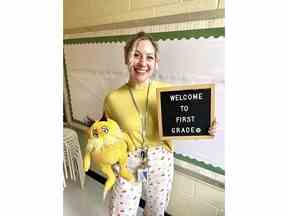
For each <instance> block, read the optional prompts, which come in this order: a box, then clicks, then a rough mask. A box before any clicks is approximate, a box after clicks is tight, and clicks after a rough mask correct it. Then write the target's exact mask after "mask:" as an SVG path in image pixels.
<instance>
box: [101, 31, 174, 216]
mask: <svg viewBox="0 0 288 216" xmlns="http://www.w3.org/2000/svg"><path fill="white" fill-rule="evenodd" d="M124 51H125V64H126V65H127V66H128V70H129V81H128V83H126V84H125V85H123V86H122V87H120V88H119V89H117V90H115V91H112V92H111V93H110V94H109V95H108V96H107V97H106V99H105V103H104V112H105V114H106V116H107V117H109V118H111V119H113V120H115V121H116V122H117V123H118V124H119V125H120V128H121V129H122V130H123V131H124V132H126V133H127V134H128V135H129V136H130V138H131V140H132V142H133V143H134V145H135V147H136V151H135V152H131V153H129V159H128V168H129V169H130V170H131V172H132V173H134V174H135V177H136V179H137V181H136V182H128V181H126V180H125V179H123V178H121V177H119V178H118V180H117V183H116V184H115V185H114V187H113V190H112V191H111V199H110V201H109V202H110V203H109V208H108V211H109V215H113V216H114V215H125V216H129V215H131V216H132V215H133V216H134V215H136V214H137V208H138V205H139V201H140V197H141V194H142V191H143V195H144V199H145V203H146V204H145V209H144V214H145V215H146V216H148V215H153V216H155V215H157V216H158V215H164V211H165V209H166V208H167V206H168V202H169V196H170V191H171V185H172V180H173V171H174V168H173V148H172V145H171V143H170V142H168V141H163V142H162V141H160V139H159V134H158V123H157V106H156V88H158V87H163V86H167V84H164V83H161V82H158V81H152V80H151V77H152V75H153V73H154V71H155V70H157V68H158V64H159V60H160V58H159V48H158V46H157V44H156V43H155V42H154V41H153V40H152V38H151V36H149V35H147V34H146V33H144V32H139V33H138V34H136V35H135V36H134V37H133V38H132V39H131V40H130V41H129V42H127V44H126V46H125V49H124Z"/></svg>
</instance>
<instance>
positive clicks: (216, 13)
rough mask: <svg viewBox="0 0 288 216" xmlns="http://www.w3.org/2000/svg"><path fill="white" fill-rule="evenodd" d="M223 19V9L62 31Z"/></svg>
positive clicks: (91, 30)
mask: <svg viewBox="0 0 288 216" xmlns="http://www.w3.org/2000/svg"><path fill="white" fill-rule="evenodd" d="M224 17H225V9H215V10H205V11H198V12H191V13H182V14H176V15H169V16H162V17H153V18H146V19H138V20H131V21H124V22H118V23H109V24H101V25H95V26H85V27H79V28H69V29H64V35H68V34H78V33H85V32H97V31H103V30H114V29H124V28H131V27H139V26H150V25H162V24H170V23H180V22H187V21H199V20H211V19H219V18H224Z"/></svg>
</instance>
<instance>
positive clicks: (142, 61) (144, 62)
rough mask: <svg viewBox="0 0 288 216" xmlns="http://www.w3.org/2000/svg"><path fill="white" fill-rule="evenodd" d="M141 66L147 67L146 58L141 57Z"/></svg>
mask: <svg viewBox="0 0 288 216" xmlns="http://www.w3.org/2000/svg"><path fill="white" fill-rule="evenodd" d="M139 64H141V65H145V64H146V60H145V57H141V58H140V60H139Z"/></svg>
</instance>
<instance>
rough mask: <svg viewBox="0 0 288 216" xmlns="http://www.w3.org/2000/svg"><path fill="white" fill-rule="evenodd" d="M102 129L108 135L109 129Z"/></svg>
mask: <svg viewBox="0 0 288 216" xmlns="http://www.w3.org/2000/svg"><path fill="white" fill-rule="evenodd" d="M101 129H102V131H103V132H104V133H106V134H107V133H108V132H109V129H108V128H106V127H102V128H101Z"/></svg>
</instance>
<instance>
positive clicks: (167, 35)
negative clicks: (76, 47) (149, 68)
mask: <svg viewBox="0 0 288 216" xmlns="http://www.w3.org/2000/svg"><path fill="white" fill-rule="evenodd" d="M150 34H151V35H152V37H153V39H154V40H156V41H158V40H167V39H170V40H174V39H178V40H180V39H182V38H186V39H190V38H196V39H198V38H200V37H203V38H209V37H215V38H217V37H221V36H225V28H223V27H221V28H209V29H196V30H185V31H172V32H157V33H150ZM130 37H131V35H117V36H105V37H90V38H75V39H64V40H63V41H64V44H84V43H112V42H126V41H127V40H128V39H129V38H130ZM63 53H64V52H63ZM63 67H64V76H65V79H66V85H67V94H68V98H69V108H70V114H71V119H72V121H74V122H77V123H79V124H81V125H84V123H83V122H81V121H79V120H77V119H74V118H73V111H72V104H71V96H70V90H69V83H68V74H67V68H66V62H65V53H64V56H63ZM174 156H175V158H176V159H179V160H182V161H185V162H188V163H190V164H193V165H196V166H199V167H202V168H204V169H207V170H210V171H212V172H215V173H218V174H221V175H225V170H223V169H222V168H221V167H216V166H213V165H212V164H207V163H205V162H203V161H199V160H197V159H192V158H190V157H188V156H184V155H181V154H177V153H174Z"/></svg>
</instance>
